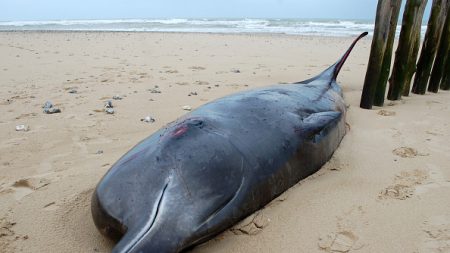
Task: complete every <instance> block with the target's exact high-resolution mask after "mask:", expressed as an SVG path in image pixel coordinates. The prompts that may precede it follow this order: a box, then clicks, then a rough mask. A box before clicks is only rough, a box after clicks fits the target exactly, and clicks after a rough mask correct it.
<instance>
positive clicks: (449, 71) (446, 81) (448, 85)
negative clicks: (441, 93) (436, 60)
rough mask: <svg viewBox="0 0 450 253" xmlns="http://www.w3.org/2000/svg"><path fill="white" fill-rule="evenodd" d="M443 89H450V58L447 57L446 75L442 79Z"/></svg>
mask: <svg viewBox="0 0 450 253" xmlns="http://www.w3.org/2000/svg"><path fill="white" fill-rule="evenodd" d="M441 89H443V90H450V58H447V61H446V63H445V68H444V75H443V76H442V80H441Z"/></svg>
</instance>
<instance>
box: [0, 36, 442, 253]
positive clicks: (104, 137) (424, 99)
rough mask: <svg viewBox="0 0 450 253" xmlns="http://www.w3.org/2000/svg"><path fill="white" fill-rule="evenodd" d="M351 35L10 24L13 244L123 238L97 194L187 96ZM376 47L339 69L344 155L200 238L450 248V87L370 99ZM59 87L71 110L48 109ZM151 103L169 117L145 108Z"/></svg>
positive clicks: (281, 247)
mask: <svg viewBox="0 0 450 253" xmlns="http://www.w3.org/2000/svg"><path fill="white" fill-rule="evenodd" d="M351 40H352V38H318V37H317V38H316V37H297V36H280V35H276V36H275V35H213V34H164V33H106V32H104V33H82V32H76V33H58V32H55V33H37V32H36V33H35V32H33V33H31V32H30V33H0V87H1V89H0V99H1V101H0V251H1V252H108V251H110V250H111V248H112V247H113V243H111V242H110V241H108V240H107V239H105V238H103V237H102V236H101V235H100V234H99V233H98V232H97V230H96V228H95V227H94V225H93V222H92V219H91V216H90V196H91V193H92V191H93V189H94V187H95V185H96V183H97V182H98V181H99V180H100V178H101V177H102V175H103V174H104V173H105V172H106V171H107V170H108V169H109V167H110V166H111V164H113V163H114V162H115V161H116V160H117V159H118V158H119V157H120V156H121V155H122V154H124V153H125V152H126V151H127V150H129V149H130V148H131V147H133V145H135V144H136V143H137V142H138V141H140V140H141V139H143V138H144V137H146V136H148V135H150V134H151V133H153V132H154V131H156V130H157V129H159V128H160V127H162V126H163V125H165V124H167V123H169V122H171V121H173V120H175V119H176V118H177V117H179V116H181V115H183V114H185V113H186V111H184V110H183V109H182V106H185V105H189V106H191V107H192V108H196V107H198V106H200V105H202V104H204V103H206V102H208V101H212V100H214V99H216V98H219V97H222V96H224V95H227V94H230V93H233V92H236V91H240V90H246V89H251V88H254V87H260V86H265V85H270V84H276V83H280V82H292V81H300V80H303V79H307V78H309V77H311V76H313V75H315V74H317V73H319V72H320V71H321V70H323V69H324V68H325V67H327V66H329V65H330V64H331V63H334V61H335V60H337V59H338V58H339V57H340V56H341V54H342V53H343V52H344V50H345V49H346V48H347V47H348V45H349V44H350V42H351ZM369 48H370V39H364V40H363V41H362V42H361V43H360V44H359V45H358V46H357V47H356V48H355V51H354V52H353V54H352V55H351V56H350V58H349V60H348V62H347V64H346V65H345V66H344V68H343V71H342V72H341V75H340V77H339V81H340V83H341V84H342V86H343V89H344V91H345V96H346V101H347V103H348V104H349V113H348V118H347V121H348V125H349V132H348V134H347V136H346V137H345V138H344V140H343V142H342V144H341V146H340V147H339V149H338V150H337V151H336V153H335V155H334V157H333V158H332V159H331V161H330V162H329V163H328V164H326V165H325V166H324V168H322V169H321V170H320V171H319V172H318V173H316V174H315V175H313V176H311V177H310V178H308V179H306V180H304V181H302V182H301V183H299V184H298V185H296V186H295V187H293V188H292V189H290V190H289V191H287V192H286V193H285V194H283V195H282V196H281V197H279V198H278V199H277V200H275V201H273V202H272V203H270V204H269V205H268V206H267V207H266V208H265V209H264V210H262V211H260V212H259V214H258V215H257V216H256V217H250V218H249V219H247V220H246V221H245V222H243V223H241V224H238V225H237V226H236V227H235V228H234V229H232V230H229V231H226V232H224V233H223V234H221V235H219V236H218V237H216V238H215V239H213V240H211V241H209V242H208V243H206V244H204V245H201V246H199V247H197V248H195V249H194V250H193V251H192V252H195V253H199V252H234V253H240V252H450V197H449V196H450V162H449V161H450V117H449V116H450V108H449V106H450V93H449V92H440V93H439V94H432V95H431V94H430V95H425V96H411V97H409V98H405V99H404V100H402V101H401V102H399V103H396V104H394V105H390V106H386V107H384V108H383V111H381V110H380V109H381V108H375V109H374V110H361V109H359V107H358V104H359V97H360V94H361V88H362V83H363V80H364V73H365V69H366V63H367V61H368V55H369ZM237 69H238V70H240V73H235V72H236V71H233V70H237ZM155 86H158V87H159V88H157V89H158V90H160V91H161V92H162V93H151V91H149V89H150V90H151V89H153V88H155ZM70 90H76V91H77V93H75V94H72V93H69V91H70ZM190 92H197V93H198V95H196V96H195V95H194V96H188V94H189V93H190ZM114 95H120V96H123V99H122V100H113V104H114V106H115V110H116V113H115V114H114V115H108V114H106V113H105V112H103V105H104V103H105V101H106V100H108V99H111V98H112V96H114ZM47 100H50V101H52V102H53V103H54V104H55V105H56V106H57V107H59V108H60V109H61V110H62V113H60V114H52V115H48V114H43V113H42V108H41V106H42V105H43V104H44V102H46V101H47ZM148 115H150V116H152V117H154V118H155V119H156V122H155V123H151V124H150V123H144V122H141V121H140V119H141V118H144V117H145V116H148ZM19 124H25V125H28V126H29V127H30V130H29V131H28V132H19V131H16V130H15V127H16V125H19ZM262 138H263V137H262ZM99 151H103V152H99ZM255 224H256V225H255Z"/></svg>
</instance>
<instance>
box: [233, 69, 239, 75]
mask: <svg viewBox="0 0 450 253" xmlns="http://www.w3.org/2000/svg"><path fill="white" fill-rule="evenodd" d="M231 72H233V73H236V74H239V73H241V71H240V70H239V69H232V70H231Z"/></svg>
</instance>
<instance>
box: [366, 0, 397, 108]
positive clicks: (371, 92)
mask: <svg viewBox="0 0 450 253" xmlns="http://www.w3.org/2000/svg"><path fill="white" fill-rule="evenodd" d="M401 2H402V0H379V1H378V6H377V14H376V19H375V30H374V33H373V38H372V46H371V50H370V58H369V63H368V66H367V72H366V77H365V79H364V87H363V92H362V96H361V103H360V106H361V108H364V109H371V108H372V105H373V103H374V97H375V93H376V92H377V94H381V93H383V99H384V91H381V90H382V89H383V87H380V88H379V89H378V91H377V87H379V86H382V85H381V84H382V78H384V75H383V73H384V71H385V70H386V68H385V66H386V65H389V66H388V70H387V71H388V74H387V75H389V69H390V61H389V62H388V60H385V57H387V55H388V54H389V53H387V52H389V50H390V51H391V53H390V54H391V56H392V45H391V46H389V43H391V44H392V43H393V38H392V36H395V28H396V25H397V24H396V22H397V21H396V20H397V19H398V10H397V8H399V7H400V5H401ZM394 20H395V25H394V24H393V22H394ZM392 34H393V35H392ZM391 38H392V42H391V41H390V39H391ZM389 58H391V57H390V56H389ZM384 87H386V86H385V85H384ZM384 89H385V88H384ZM377 97H378V95H377ZM377 101H378V102H381V104H382V103H383V101H381V99H377ZM378 104H379V103H378Z"/></svg>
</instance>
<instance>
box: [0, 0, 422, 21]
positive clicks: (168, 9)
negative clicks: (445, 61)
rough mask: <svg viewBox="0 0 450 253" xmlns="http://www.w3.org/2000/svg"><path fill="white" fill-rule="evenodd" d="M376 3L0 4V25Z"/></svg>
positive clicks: (349, 12)
mask: <svg viewBox="0 0 450 253" xmlns="http://www.w3.org/2000/svg"><path fill="white" fill-rule="evenodd" d="M377 2H378V1H377V0H222V1H219V0H0V20H1V21H15V20H54V19H115V18H183V17H184V18H339V19H374V17H375V12H376V6H377ZM428 12H429V11H427V12H426V15H425V16H426V17H427V16H428Z"/></svg>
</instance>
